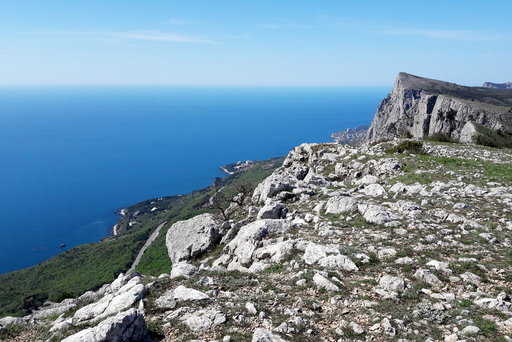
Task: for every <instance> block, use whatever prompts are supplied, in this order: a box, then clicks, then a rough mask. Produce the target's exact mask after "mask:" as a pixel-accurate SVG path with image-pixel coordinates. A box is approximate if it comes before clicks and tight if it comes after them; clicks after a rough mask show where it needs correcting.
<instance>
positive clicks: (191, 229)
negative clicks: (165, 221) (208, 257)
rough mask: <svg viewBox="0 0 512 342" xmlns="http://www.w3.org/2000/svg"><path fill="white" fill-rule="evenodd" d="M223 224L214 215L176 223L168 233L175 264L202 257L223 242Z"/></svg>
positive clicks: (167, 242) (171, 255)
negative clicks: (221, 228) (221, 227)
mask: <svg viewBox="0 0 512 342" xmlns="http://www.w3.org/2000/svg"><path fill="white" fill-rule="evenodd" d="M220 226H221V223H220V222H219V221H218V219H216V218H215V216H214V215H212V214H203V215H199V216H196V217H193V218H191V219H189V220H185V221H180V222H176V223H175V224H173V225H172V227H171V228H169V230H168V231H167V237H166V244H167V250H168V251H169V257H170V258H171V261H172V262H173V263H178V262H180V261H187V260H191V259H193V258H196V257H198V256H200V255H201V254H203V253H205V252H206V251H207V250H208V249H211V248H212V247H213V246H215V245H216V244H217V243H219V241H220V240H221V237H222V236H221V230H220Z"/></svg>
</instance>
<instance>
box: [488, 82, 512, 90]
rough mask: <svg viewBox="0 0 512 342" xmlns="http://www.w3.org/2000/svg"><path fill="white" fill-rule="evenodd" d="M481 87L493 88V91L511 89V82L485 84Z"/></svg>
mask: <svg viewBox="0 0 512 342" xmlns="http://www.w3.org/2000/svg"><path fill="white" fill-rule="evenodd" d="M483 87H485V88H495V89H512V82H505V83H493V82H485V83H484V84H483Z"/></svg>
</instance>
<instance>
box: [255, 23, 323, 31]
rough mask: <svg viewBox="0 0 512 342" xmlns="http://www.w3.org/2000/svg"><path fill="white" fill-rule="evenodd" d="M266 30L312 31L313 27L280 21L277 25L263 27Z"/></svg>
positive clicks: (270, 24)
mask: <svg viewBox="0 0 512 342" xmlns="http://www.w3.org/2000/svg"><path fill="white" fill-rule="evenodd" d="M261 27H263V28H264V29H267V30H309V29H312V28H313V27H314V26H313V25H308V24H302V23H296V22H292V21H279V22H276V23H267V24H263V25H261Z"/></svg>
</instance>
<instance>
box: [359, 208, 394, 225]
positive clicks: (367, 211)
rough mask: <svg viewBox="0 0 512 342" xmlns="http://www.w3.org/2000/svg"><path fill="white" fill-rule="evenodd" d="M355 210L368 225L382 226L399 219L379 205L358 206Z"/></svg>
mask: <svg viewBox="0 0 512 342" xmlns="http://www.w3.org/2000/svg"><path fill="white" fill-rule="evenodd" d="M357 209H358V210H359V213H360V214H361V215H362V216H363V218H364V219H365V221H366V222H368V223H373V224H384V223H386V222H389V221H393V220H397V219H399V217H398V216H397V215H395V214H393V213H392V212H391V211H389V210H388V209H386V208H385V207H383V206H380V205H375V204H359V205H358V206H357Z"/></svg>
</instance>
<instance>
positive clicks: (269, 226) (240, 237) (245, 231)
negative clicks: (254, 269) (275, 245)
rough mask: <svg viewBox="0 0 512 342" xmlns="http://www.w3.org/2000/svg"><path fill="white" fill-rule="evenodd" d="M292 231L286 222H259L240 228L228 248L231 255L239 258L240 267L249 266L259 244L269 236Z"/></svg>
mask: <svg viewBox="0 0 512 342" xmlns="http://www.w3.org/2000/svg"><path fill="white" fill-rule="evenodd" d="M288 229H290V223H289V222H288V221H286V220H258V221H254V222H252V223H249V224H248V225H246V226H243V227H242V228H240V231H239V232H238V234H237V235H236V236H235V238H234V239H233V240H231V242H230V243H229V244H228V245H227V246H226V250H227V251H228V253H229V254H231V255H233V256H235V257H236V258H237V262H238V263H239V264H240V265H243V266H248V265H249V264H250V263H252V261H253V253H254V251H255V250H256V249H257V248H258V247H259V242H260V241H261V240H262V239H263V238H265V237H266V236H268V235H271V234H276V233H284V232H286V231H287V230H288Z"/></svg>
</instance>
